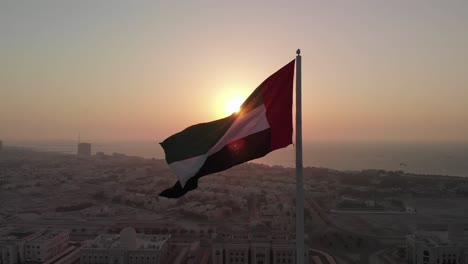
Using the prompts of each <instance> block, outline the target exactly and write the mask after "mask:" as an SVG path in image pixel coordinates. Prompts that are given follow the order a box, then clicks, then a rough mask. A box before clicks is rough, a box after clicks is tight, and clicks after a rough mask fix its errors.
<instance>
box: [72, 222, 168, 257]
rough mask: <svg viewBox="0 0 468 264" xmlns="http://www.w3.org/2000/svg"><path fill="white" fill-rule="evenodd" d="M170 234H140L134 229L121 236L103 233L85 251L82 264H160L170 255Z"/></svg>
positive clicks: (87, 244) (126, 230) (87, 245)
mask: <svg viewBox="0 0 468 264" xmlns="http://www.w3.org/2000/svg"><path fill="white" fill-rule="evenodd" d="M169 238H170V236H169V235H145V234H137V233H136V232H135V229H133V228H131V227H126V228H124V229H123V230H122V231H121V232H120V234H102V235H99V236H98V237H97V238H95V239H94V240H91V241H88V242H87V243H86V244H85V245H84V247H83V249H82V250H81V257H80V263H81V264H159V263H164V261H165V259H166V257H167V253H168V240H169Z"/></svg>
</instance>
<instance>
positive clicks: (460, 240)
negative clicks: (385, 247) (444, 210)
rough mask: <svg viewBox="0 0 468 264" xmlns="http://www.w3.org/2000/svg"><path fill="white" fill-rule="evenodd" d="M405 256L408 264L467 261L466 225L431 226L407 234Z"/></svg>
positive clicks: (467, 237)
mask: <svg viewBox="0 0 468 264" xmlns="http://www.w3.org/2000/svg"><path fill="white" fill-rule="evenodd" d="M444 229H445V230H444ZM406 257H407V263H408V264H465V263H468V225H460V224H454V225H449V226H448V228H447V227H445V228H444V227H442V228H441V227H439V226H432V228H430V229H429V230H428V229H426V230H420V231H417V232H416V233H414V234H411V235H408V236H407V237H406Z"/></svg>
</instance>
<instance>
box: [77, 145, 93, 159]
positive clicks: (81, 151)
mask: <svg viewBox="0 0 468 264" xmlns="http://www.w3.org/2000/svg"><path fill="white" fill-rule="evenodd" d="M78 156H91V143H78Z"/></svg>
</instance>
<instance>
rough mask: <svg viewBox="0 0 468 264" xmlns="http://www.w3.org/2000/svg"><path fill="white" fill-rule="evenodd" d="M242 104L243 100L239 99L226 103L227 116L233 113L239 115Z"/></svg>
mask: <svg viewBox="0 0 468 264" xmlns="http://www.w3.org/2000/svg"><path fill="white" fill-rule="evenodd" d="M242 103H243V100H242V99H241V98H239V97H234V98H231V99H229V100H228V101H227V102H226V114H228V115H231V114H233V113H237V112H238V111H239V110H240V107H241V105H242Z"/></svg>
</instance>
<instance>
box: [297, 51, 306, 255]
mask: <svg viewBox="0 0 468 264" xmlns="http://www.w3.org/2000/svg"><path fill="white" fill-rule="evenodd" d="M296 54H297V55H296V263H297V264H304V263H305V262H304V187H303V185H304V184H303V179H302V178H303V177H302V101H301V96H302V91H301V78H302V77H301V50H300V49H298V50H297V52H296Z"/></svg>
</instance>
